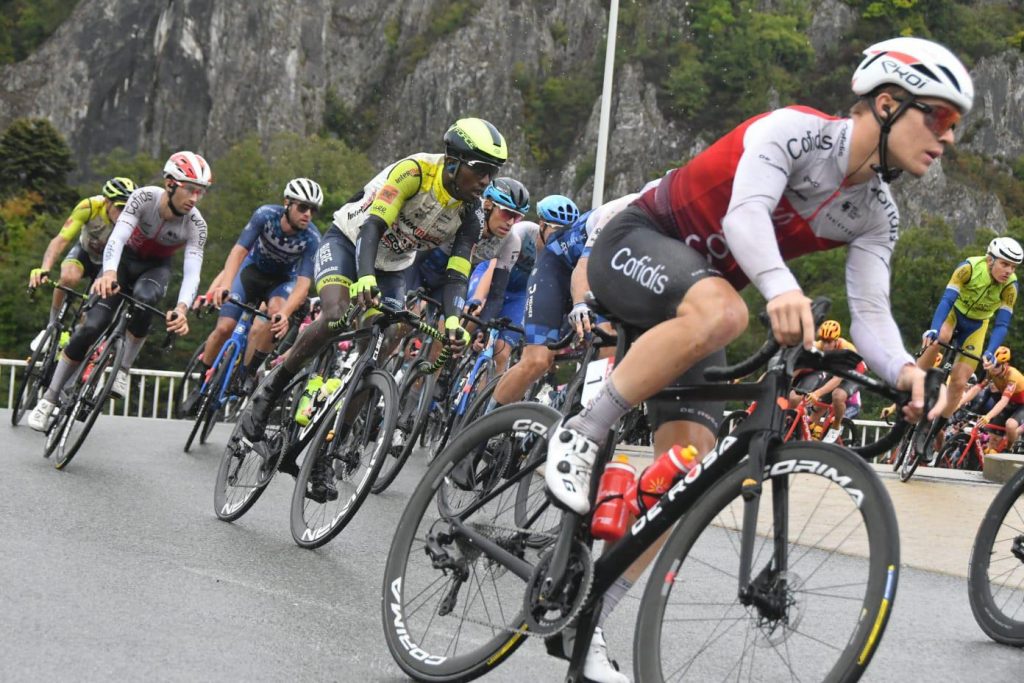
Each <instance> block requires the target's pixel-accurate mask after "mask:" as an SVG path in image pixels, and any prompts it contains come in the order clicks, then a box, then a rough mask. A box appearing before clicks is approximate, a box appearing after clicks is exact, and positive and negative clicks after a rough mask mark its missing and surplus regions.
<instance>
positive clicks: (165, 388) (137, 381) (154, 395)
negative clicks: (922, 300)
mask: <svg viewBox="0 0 1024 683" xmlns="http://www.w3.org/2000/svg"><path fill="white" fill-rule="evenodd" d="M24 366H25V361H23V360H13V359H7V358H0V389H2V390H3V392H2V395H0V403H2V405H0V408H10V407H11V406H12V405H14V391H15V387H16V385H17V381H16V379H18V378H19V377H20V374H21V373H19V372H18V368H22V367H24ZM130 374H131V379H132V381H131V383H130V386H129V392H128V396H127V397H126V400H124V401H122V402H121V410H120V411H118V410H117V407H116V401H115V400H114V399H111V400H110V405H109V406H108V407H107V414H108V415H124V416H129V415H131V416H134V417H159V418H168V419H169V418H171V417H172V415H171V413H172V411H173V408H174V388H175V386H176V385H177V383H179V382H181V381H182V374H183V373H181V372H170V371H167V370H139V369H136V368H132V370H131V371H130ZM188 388H189V380H185V391H188ZM853 423H854V425H855V426H856V428H857V443H858V444H862V443H869V442H873V441H878V439H879V438H881V437H882V436H883V435H884V434H886V433H887V432H888V431H889V429H890V427H891V425H890V424H889V423H888V422H881V421H879V420H854V421H853Z"/></svg>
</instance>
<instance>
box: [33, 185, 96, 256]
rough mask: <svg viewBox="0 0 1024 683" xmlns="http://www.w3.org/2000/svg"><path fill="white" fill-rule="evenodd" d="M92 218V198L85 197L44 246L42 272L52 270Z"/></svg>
mask: <svg viewBox="0 0 1024 683" xmlns="http://www.w3.org/2000/svg"><path fill="white" fill-rule="evenodd" d="M92 216H93V199H92V197H86V198H85V199H83V200H82V201H80V202H78V205H77V206H75V208H74V209H73V210H72V211H71V215H69V216H68V219H67V220H66V221H64V226H63V227H62V228H61V229H60V232H59V233H57V235H56V236H54V238H53V239H52V240H50V243H49V244H48V245H47V246H46V252H45V253H44V254H43V263H42V265H41V268H42V269H43V270H45V271H49V270H50V269H52V268H53V264H54V263H56V262H57V258H58V257H59V256H60V255H61V254H63V253H64V250H65V249H67V248H68V245H69V244H71V243H72V242H74V241H75V240H76V239H78V236H79V235H80V234H81V233H82V226H84V225H85V224H86V223H87V222H89V219H90V218H92Z"/></svg>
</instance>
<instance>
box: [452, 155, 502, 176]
mask: <svg viewBox="0 0 1024 683" xmlns="http://www.w3.org/2000/svg"><path fill="white" fill-rule="evenodd" d="M462 163H464V164H465V165H466V166H468V167H469V169H470V170H471V171H473V173H475V174H476V175H477V176H478V177H480V178H483V177H484V176H491V177H492V178H493V177H494V176H496V175H498V171H499V170H501V169H500V167H499V166H498V165H497V164H492V163H489V162H487V161H481V160H479V159H467V160H465V161H463V162H462Z"/></svg>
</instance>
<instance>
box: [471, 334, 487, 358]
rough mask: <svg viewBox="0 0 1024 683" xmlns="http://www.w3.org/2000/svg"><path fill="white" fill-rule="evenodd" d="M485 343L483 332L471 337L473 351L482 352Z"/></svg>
mask: <svg viewBox="0 0 1024 683" xmlns="http://www.w3.org/2000/svg"><path fill="white" fill-rule="evenodd" d="M486 343H487V339H486V338H485V337H484V333H483V332H477V333H476V336H475V337H473V350H474V351H476V352H477V353H480V352H481V351H483V350H484V344H486Z"/></svg>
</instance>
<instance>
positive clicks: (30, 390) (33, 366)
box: [11, 325, 60, 427]
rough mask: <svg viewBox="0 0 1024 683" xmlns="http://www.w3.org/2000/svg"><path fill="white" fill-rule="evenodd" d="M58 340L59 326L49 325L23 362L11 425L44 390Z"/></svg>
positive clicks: (51, 369) (13, 405) (55, 353)
mask: <svg viewBox="0 0 1024 683" xmlns="http://www.w3.org/2000/svg"><path fill="white" fill-rule="evenodd" d="M59 340H60V328H58V327H57V326H55V325H49V326H48V327H47V328H46V334H45V335H43V338H42V339H41V340H40V341H39V345H38V346H36V350H35V351H33V352H32V355H31V356H29V359H28V362H27V363H26V364H25V373H24V374H23V375H22V376H21V380H19V382H18V388H17V390H16V391H15V392H14V403H12V404H11V425H12V426H14V427H17V426H18V424H19V423H20V422H21V418H22V417H24V416H25V413H26V412H28V411H29V410H32V409H33V408H34V407H35V405H36V403H38V402H39V398H40V396H41V395H42V392H44V391H46V388H47V386H48V385H49V383H50V377H51V376H52V374H53V367H54V364H55V361H56V358H57V346H58V342H59Z"/></svg>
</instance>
